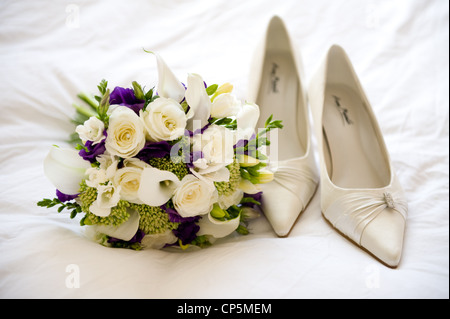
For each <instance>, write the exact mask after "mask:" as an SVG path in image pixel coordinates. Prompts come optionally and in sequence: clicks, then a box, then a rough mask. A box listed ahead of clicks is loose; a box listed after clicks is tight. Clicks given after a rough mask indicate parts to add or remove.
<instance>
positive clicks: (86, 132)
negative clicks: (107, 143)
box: [75, 116, 105, 145]
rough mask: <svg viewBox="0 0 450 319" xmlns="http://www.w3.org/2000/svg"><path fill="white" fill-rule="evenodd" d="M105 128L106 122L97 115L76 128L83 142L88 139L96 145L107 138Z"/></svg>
mask: <svg viewBox="0 0 450 319" xmlns="http://www.w3.org/2000/svg"><path fill="white" fill-rule="evenodd" d="M104 130H105V124H104V123H103V122H102V121H100V120H99V119H98V118H96V117H95V116H92V117H91V118H89V119H88V120H87V121H86V122H84V124H83V125H78V126H77V128H76V129H75V131H76V132H77V133H78V135H79V136H80V139H81V141H82V142H83V144H84V143H86V141H92V142H93V143H92V144H94V145H95V144H98V143H100V142H101V141H102V140H103V139H104V138H105V136H104V135H103V131H104Z"/></svg>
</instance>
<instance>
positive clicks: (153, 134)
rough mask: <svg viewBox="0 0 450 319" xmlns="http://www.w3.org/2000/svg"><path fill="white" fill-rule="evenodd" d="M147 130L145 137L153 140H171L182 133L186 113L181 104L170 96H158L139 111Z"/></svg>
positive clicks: (184, 126)
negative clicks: (144, 108)
mask: <svg viewBox="0 0 450 319" xmlns="http://www.w3.org/2000/svg"><path fill="white" fill-rule="evenodd" d="M139 116H140V117H141V119H142V122H143V124H144V127H145V129H146V132H147V138H148V139H149V140H150V141H153V142H160V141H173V140H176V139H177V138H179V137H180V136H182V135H183V134H184V130H185V128H186V121H187V118H186V114H185V113H184V110H183V108H182V107H181V105H180V104H179V103H178V102H177V101H175V100H173V99H170V98H164V97H160V98H158V99H156V100H154V101H153V102H152V103H150V104H149V105H148V106H147V109H146V110H145V111H142V110H141V111H140V113H139Z"/></svg>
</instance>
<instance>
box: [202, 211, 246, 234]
mask: <svg viewBox="0 0 450 319" xmlns="http://www.w3.org/2000/svg"><path fill="white" fill-rule="evenodd" d="M240 217H241V215H240V214H239V215H238V216H237V217H236V218H234V219H231V220H227V221H220V220H217V219H215V218H214V217H212V216H211V214H208V215H207V216H203V217H202V219H200V221H199V222H198V226H200V230H199V231H198V232H197V235H198V236H202V235H211V236H213V237H214V238H222V237H226V236H228V235H229V234H231V233H232V232H234V231H235V230H236V229H237V228H238V227H239V223H240Z"/></svg>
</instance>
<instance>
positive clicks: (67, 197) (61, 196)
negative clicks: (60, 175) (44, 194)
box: [56, 190, 80, 203]
mask: <svg viewBox="0 0 450 319" xmlns="http://www.w3.org/2000/svg"><path fill="white" fill-rule="evenodd" d="M78 195H80V194H75V195H67V194H64V193H61V192H60V191H59V190H56V197H58V199H59V200H60V201H61V202H63V203H64V202H68V201H71V200H72V199H75V198H77V197H78Z"/></svg>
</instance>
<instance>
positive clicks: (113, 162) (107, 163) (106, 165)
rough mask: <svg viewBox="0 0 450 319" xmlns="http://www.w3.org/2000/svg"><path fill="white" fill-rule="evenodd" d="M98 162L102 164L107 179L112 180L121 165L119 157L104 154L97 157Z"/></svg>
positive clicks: (101, 167)
mask: <svg viewBox="0 0 450 319" xmlns="http://www.w3.org/2000/svg"><path fill="white" fill-rule="evenodd" d="M97 161H98V162H99V163H100V169H103V170H104V171H105V173H106V178H107V179H112V178H113V177H114V175H115V174H116V171H117V165H119V158H118V157H117V156H114V155H109V154H107V153H104V154H102V155H99V156H97ZM125 161H126V160H125Z"/></svg>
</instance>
